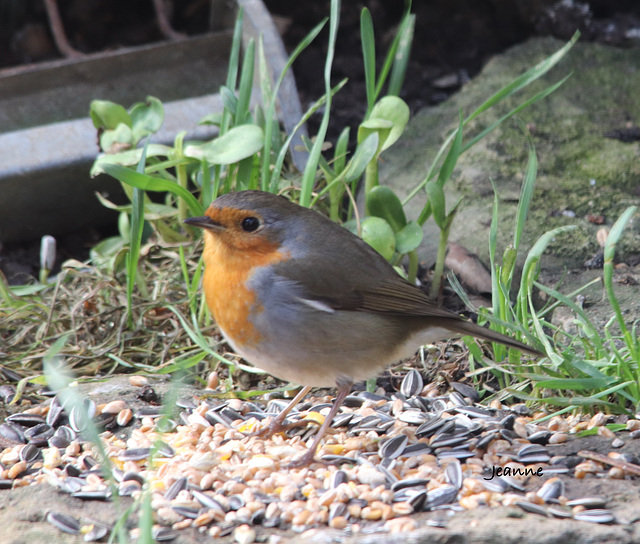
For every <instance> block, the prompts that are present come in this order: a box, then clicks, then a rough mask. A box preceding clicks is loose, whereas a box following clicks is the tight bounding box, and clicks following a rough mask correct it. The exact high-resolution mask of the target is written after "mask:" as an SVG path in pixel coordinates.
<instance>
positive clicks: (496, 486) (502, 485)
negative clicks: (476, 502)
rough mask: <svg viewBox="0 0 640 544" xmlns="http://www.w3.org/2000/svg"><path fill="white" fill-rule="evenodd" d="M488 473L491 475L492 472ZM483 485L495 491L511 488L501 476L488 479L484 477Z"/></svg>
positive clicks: (499, 491) (500, 491)
mask: <svg viewBox="0 0 640 544" xmlns="http://www.w3.org/2000/svg"><path fill="white" fill-rule="evenodd" d="M486 474H488V475H490V474H491V473H490V472H489V471H487V472H486ZM482 485H484V487H485V489H486V490H487V491H493V492H494V493H504V492H505V491H507V490H508V489H509V484H508V483H507V482H505V481H504V480H502V479H500V478H491V479H489V480H487V478H486V477H483V479H482Z"/></svg>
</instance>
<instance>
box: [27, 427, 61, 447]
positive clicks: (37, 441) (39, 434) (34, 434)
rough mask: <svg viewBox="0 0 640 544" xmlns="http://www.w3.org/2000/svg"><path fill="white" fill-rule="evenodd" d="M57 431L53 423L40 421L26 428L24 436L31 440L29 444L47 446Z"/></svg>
mask: <svg viewBox="0 0 640 544" xmlns="http://www.w3.org/2000/svg"><path fill="white" fill-rule="evenodd" d="M55 432H56V431H55V429H54V428H53V427H52V426H51V425H48V424H46V423H40V424H38V425H36V426H35V427H31V428H29V429H26V430H25V431H24V436H25V438H26V439H27V440H28V441H29V444H33V445H34V446H45V445H46V444H47V442H48V441H49V439H50V438H51V437H52V436H53V435H54V433H55Z"/></svg>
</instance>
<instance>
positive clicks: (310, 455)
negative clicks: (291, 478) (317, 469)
mask: <svg viewBox="0 0 640 544" xmlns="http://www.w3.org/2000/svg"><path fill="white" fill-rule="evenodd" d="M315 456H316V452H315V450H307V451H306V452H305V453H303V454H302V455H301V456H300V457H296V458H295V459H293V460H292V461H291V462H289V463H288V464H287V465H286V466H285V467H284V468H285V470H288V469H292V468H305V467H308V466H309V465H310V464H311V463H313V462H314V461H315Z"/></svg>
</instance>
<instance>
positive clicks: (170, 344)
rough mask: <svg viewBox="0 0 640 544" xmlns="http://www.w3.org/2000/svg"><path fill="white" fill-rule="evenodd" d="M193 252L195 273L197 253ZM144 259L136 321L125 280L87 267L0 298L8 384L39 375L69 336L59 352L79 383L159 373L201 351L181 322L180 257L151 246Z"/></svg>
mask: <svg viewBox="0 0 640 544" xmlns="http://www.w3.org/2000/svg"><path fill="white" fill-rule="evenodd" d="M190 251H191V252H192V253H191V254H190V255H189V256H188V262H189V267H190V269H191V271H192V269H193V268H194V267H195V263H196V262H197V260H195V259H194V255H196V254H199V249H198V248H197V247H192V248H191V250H190ZM144 253H145V256H144V258H143V259H141V261H140V270H141V277H142V278H143V280H144V285H143V287H142V289H137V290H136V292H135V293H134V305H133V315H132V316H131V317H132V319H131V320H129V318H128V316H127V309H126V307H127V306H126V287H125V281H124V275H122V274H117V275H116V276H111V275H108V274H106V273H105V272H104V271H102V270H100V269H98V268H95V267H93V266H90V265H86V264H85V265H82V266H79V263H75V264H74V263H70V264H71V266H66V267H63V270H62V271H61V272H60V273H59V274H58V275H57V277H56V278H55V279H54V280H53V282H52V283H51V284H49V285H48V286H47V287H46V288H44V289H42V290H41V291H39V292H38V293H36V294H32V295H22V296H16V295H13V296H12V297H11V300H7V299H4V300H3V299H0V341H1V344H0V363H1V368H2V369H3V371H5V374H6V375H7V377H8V378H9V377H10V379H19V378H25V377H30V378H33V377H35V376H38V375H40V374H41V360H42V357H43V355H45V353H46V352H47V350H48V349H49V347H50V346H51V345H52V344H53V343H54V342H55V341H56V340H58V339H59V338H60V337H61V336H64V335H67V336H68V338H67V342H66V344H65V347H64V349H63V352H62V353H63V354H64V355H65V359H66V364H67V365H68V368H70V369H71V370H72V371H73V372H74V373H75V374H76V376H96V375H108V374H112V373H126V372H135V371H144V372H162V371H163V369H166V368H168V367H169V366H170V365H172V364H174V363H176V362H177V361H180V360H184V359H186V358H189V357H190V356H192V355H194V354H196V353H197V352H199V351H200V348H199V347H198V346H196V345H195V344H194V342H193V341H192V339H191V338H190V337H189V336H188V334H187V333H186V332H185V329H184V327H183V326H182V325H181V323H180V320H179V317H178V315H177V314H178V313H179V314H181V316H182V318H183V319H186V320H187V321H190V317H189V312H190V309H189V308H190V305H189V302H190V301H189V300H188V294H187V290H186V288H185V285H184V279H183V278H182V272H181V269H180V264H179V257H178V253H177V252H176V251H174V250H173V249H172V248H160V247H157V246H148V247H146V248H145V252H144ZM143 293H144V294H143ZM131 324H132V325H133V326H130V325H131ZM200 330H201V332H202V333H203V334H204V335H206V336H212V337H213V341H212V342H210V343H212V344H213V343H215V340H217V339H219V335H218V333H217V329H215V327H214V326H213V325H211V324H210V325H208V326H207V327H205V328H201V329H200ZM213 364H215V362H214V363H213ZM197 370H198V374H199V375H202V374H203V373H204V372H206V371H207V370H208V369H207V368H204V365H200V367H199V368H198V369H197Z"/></svg>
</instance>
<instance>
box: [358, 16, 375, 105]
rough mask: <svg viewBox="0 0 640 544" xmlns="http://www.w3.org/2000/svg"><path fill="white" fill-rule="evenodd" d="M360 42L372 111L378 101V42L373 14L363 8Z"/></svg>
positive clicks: (368, 101)
mask: <svg viewBox="0 0 640 544" xmlns="http://www.w3.org/2000/svg"><path fill="white" fill-rule="evenodd" d="M360 42H361V44H362V59H363V62H364V82H365V87H366V91H367V109H371V107H372V106H373V103H374V102H375V100H376V94H375V89H376V40H375V36H374V33H373V21H372V20H371V12H370V11H369V10H368V9H367V8H363V9H362V11H361V12H360Z"/></svg>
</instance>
